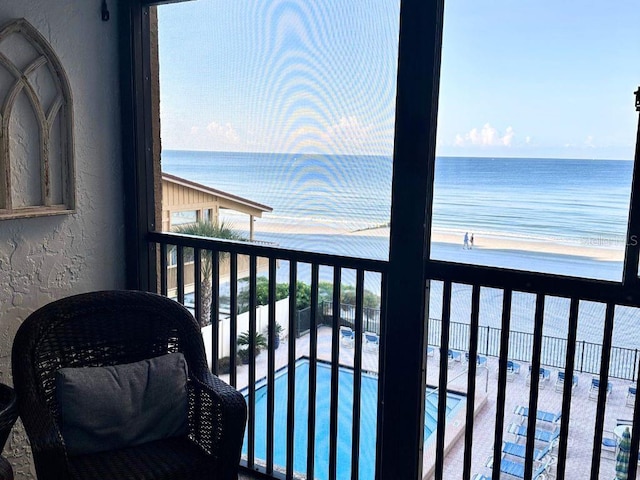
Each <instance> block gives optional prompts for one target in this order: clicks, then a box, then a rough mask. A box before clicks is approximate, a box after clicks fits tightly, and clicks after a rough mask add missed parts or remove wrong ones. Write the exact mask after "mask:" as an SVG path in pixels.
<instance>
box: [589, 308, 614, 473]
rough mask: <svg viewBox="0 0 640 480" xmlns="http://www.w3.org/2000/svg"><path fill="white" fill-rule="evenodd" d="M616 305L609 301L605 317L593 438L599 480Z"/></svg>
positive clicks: (593, 470)
mask: <svg viewBox="0 0 640 480" xmlns="http://www.w3.org/2000/svg"><path fill="white" fill-rule="evenodd" d="M614 315H615V305H614V304H613V303H607V309H606V312H605V317H604V338H603V340H602V356H601V357H600V389H599V390H598V406H597V407H596V425H595V432H594V439H593V456H592V457H591V480H598V477H599V475H600V452H601V450H602V449H601V447H600V446H601V444H602V430H603V428H604V414H605V407H606V402H607V394H608V392H607V387H608V382H609V374H608V372H609V360H610V358H611V357H610V355H611V339H612V337H613V318H614Z"/></svg>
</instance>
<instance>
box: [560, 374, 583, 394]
mask: <svg viewBox="0 0 640 480" xmlns="http://www.w3.org/2000/svg"><path fill="white" fill-rule="evenodd" d="M564 377H565V375H564V372H563V371H562V370H558V378H557V379H556V385H555V390H556V392H562V391H563V390H564ZM572 383H573V386H572V388H571V393H573V392H574V391H575V388H576V387H577V386H578V376H577V375H575V374H574V375H573V382H572Z"/></svg>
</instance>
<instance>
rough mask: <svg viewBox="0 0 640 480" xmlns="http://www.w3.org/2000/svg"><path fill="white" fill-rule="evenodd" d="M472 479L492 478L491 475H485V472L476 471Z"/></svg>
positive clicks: (483, 479) (487, 479) (485, 479)
mask: <svg viewBox="0 0 640 480" xmlns="http://www.w3.org/2000/svg"><path fill="white" fill-rule="evenodd" d="M471 480H491V475H485V474H484V473H476V474H475V475H474V476H473V477H471Z"/></svg>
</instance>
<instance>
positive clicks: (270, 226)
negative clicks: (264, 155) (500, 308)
mask: <svg viewBox="0 0 640 480" xmlns="http://www.w3.org/2000/svg"><path fill="white" fill-rule="evenodd" d="M261 232H264V233H281V234H282V233H284V234H289V235H291V234H301V235H342V236H354V237H378V238H384V237H386V238H388V237H389V233H390V228H389V227H377V228H367V229H362V230H350V229H348V228H346V227H343V226H341V225H340V224H337V223H335V222H327V223H326V224H323V223H313V224H311V223H307V224H303V223H299V221H298V222H294V221H292V222H290V223H289V222H275V221H270V219H266V218H265V219H258V220H257V221H256V223H255V233H256V234H259V233H261ZM463 237H464V232H460V233H458V234H455V233H452V232H447V231H443V230H434V231H433V234H432V241H433V242H434V243H439V244H447V245H451V246H453V245H459V246H460V248H461V249H462V240H463ZM563 240H564V241H563V242H562V243H561V242H558V241H552V240H549V241H540V240H537V239H536V240H528V239H526V238H515V237H512V238H509V237H506V236H496V235H482V234H477V233H476V234H475V235H474V245H473V249H474V250H478V251H485V252H486V251H492V250H493V251H496V250H509V251H519V252H536V253H542V254H552V255H570V256H577V257H583V258H589V259H592V260H596V261H602V262H621V261H623V256H624V252H623V248H622V246H621V245H618V246H617V248H611V246H610V245H607V242H605V241H600V242H598V241H593V242H591V244H592V245H596V246H590V245H585V242H584V241H580V240H578V239H566V240H565V239H563ZM595 240H598V239H595ZM598 244H605V245H607V246H598Z"/></svg>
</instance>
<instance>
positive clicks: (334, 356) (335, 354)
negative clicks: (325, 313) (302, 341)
mask: <svg viewBox="0 0 640 480" xmlns="http://www.w3.org/2000/svg"><path fill="white" fill-rule="evenodd" d="M341 282H342V270H341V269H340V268H337V267H335V268H334V269H333V309H332V312H331V313H332V315H331V407H330V409H331V412H330V415H329V480H336V479H337V476H336V475H337V463H338V460H337V457H338V455H337V449H338V394H339V392H338V388H339V378H338V375H339V371H340V370H339V368H338V367H339V361H340V283H341Z"/></svg>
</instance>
